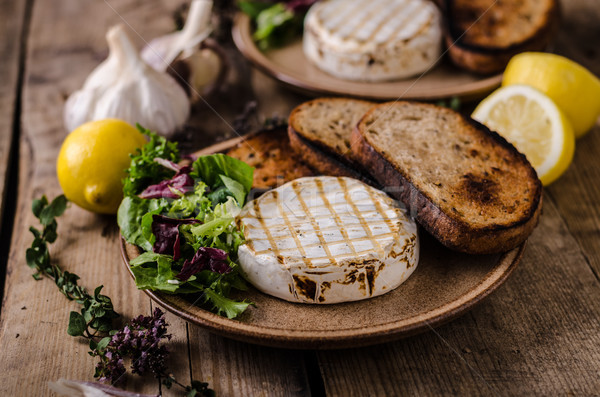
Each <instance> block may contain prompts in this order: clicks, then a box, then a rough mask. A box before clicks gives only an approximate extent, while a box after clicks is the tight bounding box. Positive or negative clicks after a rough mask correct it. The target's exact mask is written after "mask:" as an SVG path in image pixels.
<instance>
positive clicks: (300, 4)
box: [285, 0, 318, 13]
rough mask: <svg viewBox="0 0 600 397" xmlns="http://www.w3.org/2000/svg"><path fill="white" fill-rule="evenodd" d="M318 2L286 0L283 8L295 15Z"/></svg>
mask: <svg viewBox="0 0 600 397" xmlns="http://www.w3.org/2000/svg"><path fill="white" fill-rule="evenodd" d="M317 1H318V0H287V1H286V2H285V3H286V4H285V6H286V7H287V9H288V10H290V11H292V12H294V13H297V12H304V11H307V10H308V9H309V8H310V6H312V5H313V4H315V3H316V2H317Z"/></svg>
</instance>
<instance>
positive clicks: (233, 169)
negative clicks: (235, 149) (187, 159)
mask: <svg viewBox="0 0 600 397" xmlns="http://www.w3.org/2000/svg"><path fill="white" fill-rule="evenodd" d="M190 175H191V176H192V178H199V179H200V180H202V181H204V183H206V184H207V185H208V187H209V188H210V189H211V190H213V191H215V190H217V189H218V188H219V187H221V186H225V187H226V188H227V189H228V190H230V189H229V187H228V186H227V185H226V184H225V182H224V180H223V178H222V176H225V177H227V178H228V179H227V180H229V181H231V180H233V181H235V182H237V183H239V184H240V185H241V187H242V189H243V190H241V191H238V192H237V195H238V196H240V197H241V193H242V192H243V196H244V200H241V201H240V200H238V203H239V205H240V206H243V205H244V201H245V198H246V196H247V195H248V192H250V189H251V188H252V178H253V175H254V167H250V166H249V165H248V164H246V163H244V162H243V161H241V160H238V159H234V158H233V157H229V156H226V155H224V154H220V153H219V154H212V155H209V156H201V157H198V159H197V160H196V161H194V164H193V171H192V173H191V174H190ZM229 185H230V186H232V187H233V188H234V189H236V188H239V186H237V185H235V186H234V185H233V184H232V183H229ZM231 193H232V194H233V196H234V197H236V192H233V191H231Z"/></svg>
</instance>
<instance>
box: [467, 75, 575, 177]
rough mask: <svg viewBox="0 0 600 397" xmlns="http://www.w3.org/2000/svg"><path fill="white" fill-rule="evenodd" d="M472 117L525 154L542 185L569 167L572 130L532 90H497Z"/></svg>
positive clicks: (515, 87)
mask: <svg viewBox="0 0 600 397" xmlns="http://www.w3.org/2000/svg"><path fill="white" fill-rule="evenodd" d="M472 117H473V118H474V119H475V120H477V121H479V122H480V123H482V124H484V125H486V126H487V127H488V128H489V129H491V130H494V131H496V132H498V134H500V135H501V136H503V137H504V138H506V140H507V141H509V142H510V143H512V144H513V145H514V146H515V147H516V148H517V149H518V150H519V151H520V152H521V153H523V154H525V156H526V157H527V159H528V160H529V162H530V163H531V165H532V166H533V168H535V170H536V172H537V174H538V177H539V178H540V180H541V181H542V184H544V185H549V184H550V183H552V182H554V181H555V180H556V178H558V177H559V176H560V175H562V173H563V172H565V170H566V169H567V168H568V167H569V164H571V161H572V159H573V153H574V151H575V135H574V133H573V128H572V127H571V124H570V123H569V120H568V119H567V117H566V116H565V114H564V113H563V112H562V111H561V110H560V109H559V108H558V106H557V105H556V104H555V103H554V102H553V101H552V100H551V99H550V98H549V97H548V96H546V95H545V94H543V93H542V92H540V91H539V90H537V89H535V88H533V87H530V86H528V85H519V84H517V85H510V86H507V87H502V88H499V89H498V90H496V91H494V92H493V93H492V94H491V95H490V96H488V97H487V98H486V99H484V100H483V101H482V102H481V103H480V104H479V105H478V106H477V108H476V109H475V111H474V112H473V115H472Z"/></svg>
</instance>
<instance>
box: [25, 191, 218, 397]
mask: <svg viewBox="0 0 600 397" xmlns="http://www.w3.org/2000/svg"><path fill="white" fill-rule="evenodd" d="M67 203H68V200H67V199H66V197H65V196H64V195H61V196H58V197H56V198H55V199H54V200H52V202H49V201H48V199H47V198H46V196H42V197H41V198H40V199H36V200H34V201H33V204H32V211H33V214H34V215H35V217H36V218H38V220H39V221H40V223H41V225H42V229H41V230H39V229H36V228H35V227H33V226H32V227H30V228H29V230H30V231H31V233H32V234H33V237H34V239H33V242H32V244H31V247H30V248H28V249H27V251H26V252H25V257H26V261H27V265H28V266H29V267H31V268H32V269H34V270H35V273H34V274H33V277H34V278H35V279H36V280H40V279H42V277H47V278H49V279H51V280H53V281H54V283H55V284H56V286H57V287H58V289H59V291H60V292H61V293H62V294H63V295H64V296H66V297H67V299H69V300H72V301H75V302H77V303H78V304H79V305H81V310H80V312H76V311H72V312H71V313H70V314H69V324H68V327H67V333H68V334H69V335H71V336H81V337H84V338H86V339H87V340H88V341H89V346H90V351H89V353H88V354H90V355H91V356H93V357H98V358H99V362H98V364H97V366H96V372H95V374H94V377H96V378H99V379H100V380H101V381H109V382H110V383H112V384H115V383H117V382H118V381H119V379H121V378H122V376H123V375H124V374H125V373H126V369H125V365H124V362H125V360H126V359H129V360H130V361H131V369H132V373H134V374H139V375H144V374H146V373H152V374H153V375H154V376H155V377H156V378H161V379H163V381H162V383H163V385H165V386H166V387H167V388H171V387H172V386H173V385H178V386H179V387H181V388H182V389H183V390H184V391H185V393H186V394H185V395H186V396H190V397H194V396H206V397H212V396H214V395H215V393H214V391H213V390H212V389H210V388H209V387H208V383H205V382H200V381H195V380H193V381H192V382H191V385H190V386H186V385H184V384H182V383H179V382H178V381H177V380H176V379H175V377H174V376H173V375H172V374H171V373H169V371H168V368H167V366H166V364H165V363H166V358H167V356H168V353H169V352H168V350H167V348H166V346H164V345H162V344H161V341H163V340H169V339H171V335H170V334H167V326H168V324H167V323H166V321H165V319H164V313H163V312H162V311H161V310H160V309H158V308H156V310H155V311H154V313H153V315H152V316H139V317H137V318H135V319H133V320H131V322H130V323H129V324H127V325H125V327H123V328H122V329H114V327H113V321H114V320H115V319H116V318H118V317H119V314H118V313H117V312H116V311H115V310H114V308H113V304H112V301H111V299H110V298H109V297H108V296H106V295H102V294H101V293H100V291H101V290H102V288H103V286H99V287H97V288H96V289H95V290H94V293H93V294H90V293H89V292H88V291H87V290H86V289H85V288H84V287H82V286H80V285H79V284H78V281H79V279H80V278H79V276H77V275H76V274H74V273H70V272H68V271H64V270H62V269H61V268H60V267H59V266H58V265H57V264H56V263H53V262H52V260H51V258H50V252H49V250H48V244H51V243H54V242H55V241H56V239H57V236H58V235H57V227H58V223H57V221H56V218H57V217H59V216H61V215H62V214H63V213H64V211H65V210H66V208H67ZM88 385H90V384H88Z"/></svg>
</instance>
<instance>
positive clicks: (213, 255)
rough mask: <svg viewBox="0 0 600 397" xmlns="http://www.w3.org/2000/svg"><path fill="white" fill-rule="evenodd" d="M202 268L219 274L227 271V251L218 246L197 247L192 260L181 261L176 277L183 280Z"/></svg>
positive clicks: (229, 268) (228, 270)
mask: <svg viewBox="0 0 600 397" xmlns="http://www.w3.org/2000/svg"><path fill="white" fill-rule="evenodd" d="M202 270H210V271H211V272H215V273H219V274H226V273H229V272H230V271H231V267H229V265H228V264H227V252H225V251H223V250H220V249H218V248H210V247H200V248H198V251H196V253H195V254H194V257H193V258H192V260H189V259H188V260H186V261H185V262H183V268H182V269H181V272H179V274H178V275H177V278H178V279H180V280H181V281H185V280H187V279H188V278H190V277H191V276H193V275H194V274H196V273H200V272H201V271H202Z"/></svg>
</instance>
